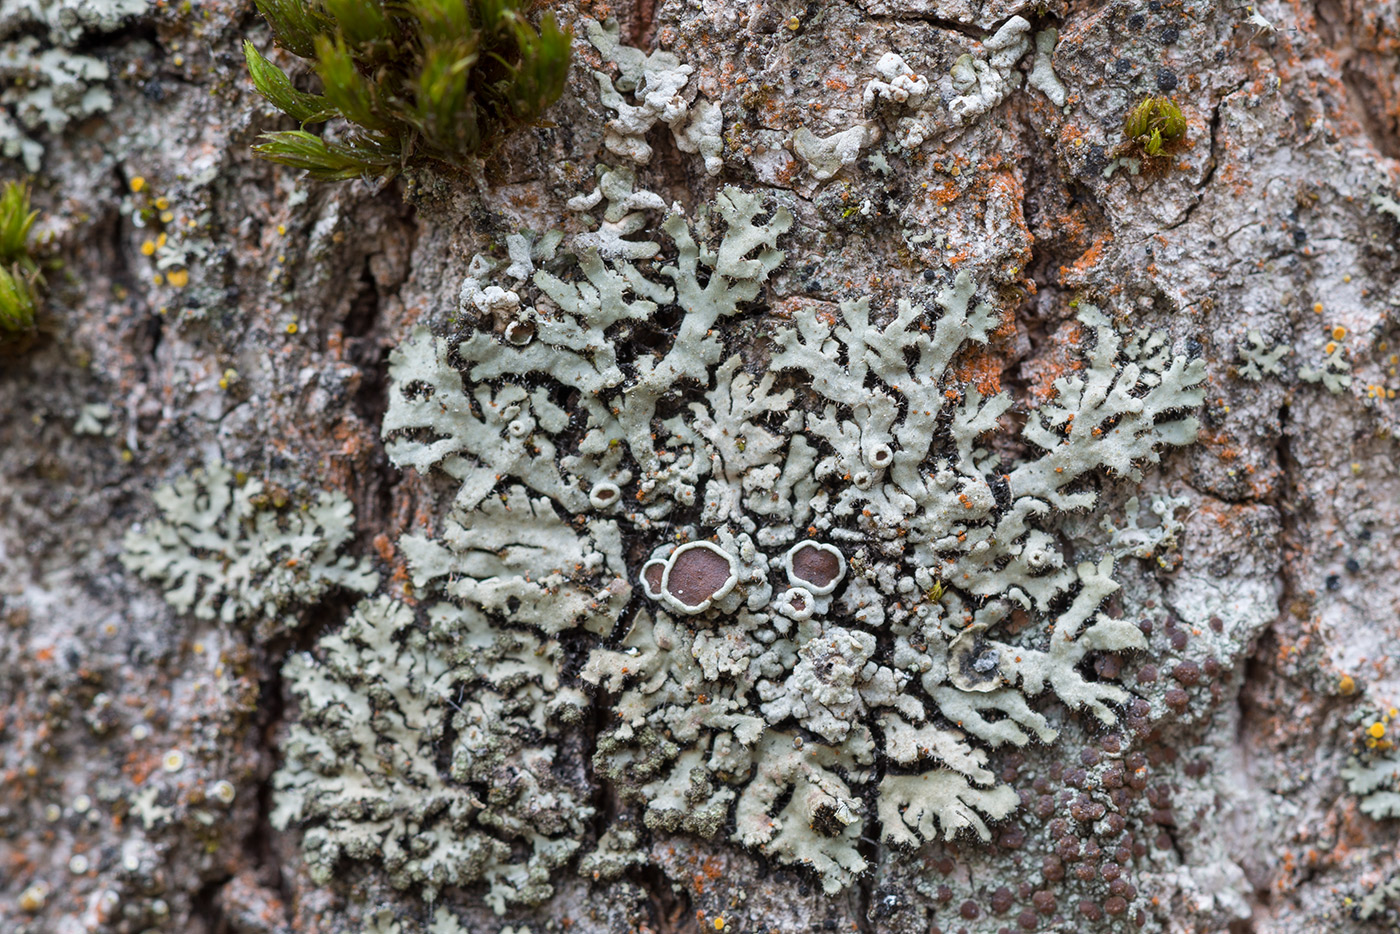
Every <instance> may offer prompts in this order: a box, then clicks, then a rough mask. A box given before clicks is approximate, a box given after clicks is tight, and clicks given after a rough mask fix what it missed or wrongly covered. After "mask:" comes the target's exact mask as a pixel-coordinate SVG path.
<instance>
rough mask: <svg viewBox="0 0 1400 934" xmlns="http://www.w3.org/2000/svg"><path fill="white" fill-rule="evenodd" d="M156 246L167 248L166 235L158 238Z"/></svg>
mask: <svg viewBox="0 0 1400 934" xmlns="http://www.w3.org/2000/svg"><path fill="white" fill-rule="evenodd" d="M156 246H165V234H161V235H160V236H159V237H156Z"/></svg>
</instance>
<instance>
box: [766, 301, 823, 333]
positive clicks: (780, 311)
mask: <svg viewBox="0 0 1400 934" xmlns="http://www.w3.org/2000/svg"><path fill="white" fill-rule="evenodd" d="M807 308H813V309H815V311H814V313H815V314H816V316H817V320H818V321H820V322H822V323H823V324H826V325H829V326H831V327H835V326H836V325H838V324H840V323H841V306H840V305H838V304H836V303H835V302H824V301H821V300H820V299H816V298H806V297H805V296H801V295H793V296H790V297H788V298H783V299H779V300H778V301H776V302H774V303H773V304H772V305H771V306H770V307H769V313H770V314H772V315H773V316H774V317H776V318H781V319H782V320H784V321H787V320H791V319H792V317H793V314H794V313H795V312H797V311H799V310H802V309H807Z"/></svg>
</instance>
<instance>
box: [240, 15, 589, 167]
mask: <svg viewBox="0 0 1400 934" xmlns="http://www.w3.org/2000/svg"><path fill="white" fill-rule="evenodd" d="M257 7H258V10H259V11H260V12H261V13H262V15H263V16H264V18H266V20H267V22H268V25H269V26H270V27H271V28H272V34H273V38H274V39H275V41H276V42H277V44H278V45H280V46H282V47H283V48H284V49H287V50H288V51H290V52H292V53H293V54H295V55H297V56H299V57H301V58H304V59H307V60H308V61H309V62H310V63H311V66H312V68H313V70H314V71H315V72H316V75H317V76H318V77H319V78H320V83H321V93H319V94H315V93H308V92H305V91H302V90H299V89H298V88H297V87H296V86H295V85H294V84H293V82H292V79H291V78H290V77H289V76H288V75H287V74H286V72H284V71H283V70H282V69H281V68H279V67H278V66H277V65H275V64H273V63H272V62H271V61H269V60H268V59H267V58H265V57H264V56H263V55H262V54H261V53H260V52H258V50H257V49H256V48H255V47H254V46H253V44H252V43H251V42H244V44H243V51H244V55H245V57H246V58H247V60H248V70H249V72H250V73H251V74H252V78H253V83H254V85H255V86H256V87H257V89H258V92H259V93H260V94H262V96H263V97H265V98H267V100H268V101H270V102H271V103H272V104H273V106H275V107H277V109H279V110H281V111H282V112H283V113H285V114H287V115H289V116H291V117H293V118H294V119H296V120H297V121H299V122H300V123H301V124H302V129H298V130H284V131H280V132H275V133H265V134H263V137H262V142H261V143H259V144H258V145H257V146H255V147H254V150H255V151H256V152H257V153H258V154H259V155H261V156H263V157H264V158H267V159H271V160H272V161H274V162H280V163H282V164H284V165H290V166H293V167H294V168H299V169H304V170H306V171H307V172H308V173H310V174H311V175H313V176H315V177H317V178H322V179H348V178H355V177H357V176H361V175H379V176H386V177H387V176H392V175H394V174H395V173H397V172H398V171H399V170H400V169H402V168H403V167H405V166H408V165H413V164H422V163H433V162H436V163H445V164H449V165H456V164H461V163H462V162H464V161H465V160H466V159H468V158H469V157H471V156H474V155H477V154H478V153H481V152H483V151H486V150H489V149H490V148H492V147H493V146H494V145H495V144H496V143H497V142H498V141H499V140H500V139H501V138H503V137H504V136H505V135H506V134H507V133H509V132H510V131H511V130H513V129H516V128H518V127H520V126H524V125H527V124H530V123H534V122H536V121H538V120H539V119H540V117H541V115H542V114H543V113H544V111H545V110H546V109H548V108H549V106H550V105H551V104H553V103H554V102H555V101H556V100H558V98H559V95H560V94H561V93H562V92H563V90H564V81H565V78H566V76H567V74H568V70H569V49H570V42H571V37H570V34H569V32H568V31H567V30H565V29H561V28H560V27H559V25H558V23H557V22H556V21H555V18H554V15H553V14H552V13H546V14H545V15H544V17H543V18H542V19H541V20H540V24H539V27H538V28H536V27H535V26H533V25H531V24H530V22H529V21H528V20H527V19H526V17H525V15H524V13H523V12H522V10H521V7H520V3H519V0H403V2H392V3H391V2H386V0H257ZM327 121H333V124H332V125H331V126H330V127H329V129H330V130H331V131H332V132H330V133H328V134H327V137H325V138H323V137H321V136H317V135H315V134H312V133H309V132H307V131H306V130H305V127H306V126H308V125H310V124H315V123H325V122H327ZM339 123H343V124H346V125H335V124H339Z"/></svg>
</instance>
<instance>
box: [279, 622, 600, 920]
mask: <svg viewBox="0 0 1400 934" xmlns="http://www.w3.org/2000/svg"><path fill="white" fill-rule="evenodd" d="M428 615H429V616H430V618H431V622H430V624H429V625H428V626H426V627H424V626H422V625H420V624H419V623H418V621H417V620H416V619H415V615H414V612H413V610H412V609H411V608H409V607H408V606H406V605H405V604H403V603H401V602H397V601H394V600H392V599H390V598H387V597H377V598H374V599H372V600H366V601H364V602H362V603H361V604H360V605H359V606H358V607H356V609H355V612H354V613H353V614H352V615H351V617H350V619H349V620H348V621H347V622H346V624H345V625H344V627H342V628H341V629H340V630H339V631H338V632H335V633H331V634H329V635H326V636H324V637H322V638H321V639H320V641H319V642H318V644H317V646H316V650H315V652H314V653H303V654H300V655H296V656H293V657H292V658H291V660H290V661H289V662H288V663H287V666H286V670H285V676H286V678H287V679H288V681H289V682H290V684H291V686H292V693H293V694H294V695H296V697H297V699H298V701H299V702H300V705H301V712H300V717H299V719H298V721H297V722H296V723H295V724H294V725H293V727H292V730H291V735H290V736H289V738H288V739H287V741H286V743H285V744H284V747H283V748H284V752H285V755H286V761H285V762H284V764H283V766H282V768H281V769H280V770H279V771H278V772H277V774H276V777H275V779H274V785H275V787H276V801H277V808H276V810H275V812H274V814H273V822H274V823H275V824H276V825H277V826H278V827H283V828H285V827H288V826H291V825H293V824H296V825H299V826H301V827H302V828H303V843H302V849H303V852H304V854H305V856H306V861H307V865H308V868H309V869H310V872H311V875H312V877H313V878H314V879H315V880H316V881H317V882H320V883H322V884H324V883H327V882H329V881H330V880H331V879H332V878H333V876H334V875H335V874H336V873H337V871H339V870H340V869H341V867H342V865H343V863H345V862H347V861H350V860H357V861H367V862H372V863H375V864H378V865H381V866H382V867H383V868H384V869H385V871H386V872H387V873H388V876H389V880H390V881H391V882H392V883H393V884H394V885H395V886H396V887H399V888H408V887H412V888H413V889H414V890H415V891H416V892H418V893H419V894H421V895H422V896H423V897H424V898H425V899H426V900H428V901H430V902H431V901H434V900H435V899H436V897H437V893H438V892H439V891H440V890H441V889H442V888H444V887H446V886H462V885H467V884H471V883H475V882H478V881H482V882H485V883H487V884H488V886H489V888H488V890H487V892H486V895H485V897H486V900H487V902H488V903H489V904H491V905H492V906H493V907H495V909H496V910H497V911H498V912H499V911H503V910H504V908H505V906H506V904H508V903H516V902H525V903H530V904H535V903H538V902H540V901H541V900H543V899H546V898H548V897H549V896H550V895H551V894H552V892H553V887H552V885H551V882H550V879H551V874H552V873H553V872H554V870H556V869H557V868H558V867H559V866H561V865H562V864H563V863H564V862H566V861H567V860H568V859H569V858H570V857H571V856H572V855H573V854H574V852H575V850H577V848H578V845H579V838H580V836H581V835H582V833H583V830H584V825H585V822H586V821H587V819H588V817H589V816H590V815H591V814H592V808H591V807H590V806H589V805H588V803H587V798H586V797H585V796H584V795H582V794H581V793H580V791H581V789H580V788H579V786H578V783H577V782H566V781H563V780H561V778H560V777H559V775H558V773H557V771H556V770H557V768H558V767H559V765H560V763H557V762H556V758H557V754H558V750H557V747H556V746H555V744H554V743H553V742H552V741H551V740H550V739H549V735H550V733H551V732H552V731H553V730H554V729H555V727H554V726H553V725H552V724H553V723H554V722H555V721H557V720H558V719H559V718H561V717H572V718H576V717H577V716H578V710H579V708H580V706H581V704H582V703H583V701H584V698H583V697H582V695H579V694H577V693H570V692H568V691H562V692H561V691H560V690H559V684H558V678H557V675H556V673H555V670H556V667H557V664H558V661H559V657H560V654H561V650H560V647H559V645H558V643H556V642H553V641H550V640H544V639H540V638H539V637H536V636H534V635H530V634H527V633H523V632H517V631H507V630H501V631H493V630H492V629H491V628H490V627H489V626H487V625H484V623H483V621H482V620H480V619H479V618H477V617H475V616H474V615H473V614H471V613H458V612H455V611H454V610H453V609H451V608H450V607H449V606H448V605H446V604H439V605H437V606H436V607H435V608H433V609H432V610H431V611H430V612H429V614H428ZM444 747H446V749H447V750H448V752H447V756H446V761H447V765H446V767H444V766H443V755H442V750H443V748H444Z"/></svg>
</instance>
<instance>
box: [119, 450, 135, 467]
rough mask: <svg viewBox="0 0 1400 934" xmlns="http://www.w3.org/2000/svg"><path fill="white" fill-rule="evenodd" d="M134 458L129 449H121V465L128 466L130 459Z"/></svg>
mask: <svg viewBox="0 0 1400 934" xmlns="http://www.w3.org/2000/svg"><path fill="white" fill-rule="evenodd" d="M135 456H136V455H135V454H132V453H131V450H130V449H123V450H122V463H123V464H129V463H131V460H132V458H134V457H135Z"/></svg>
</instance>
